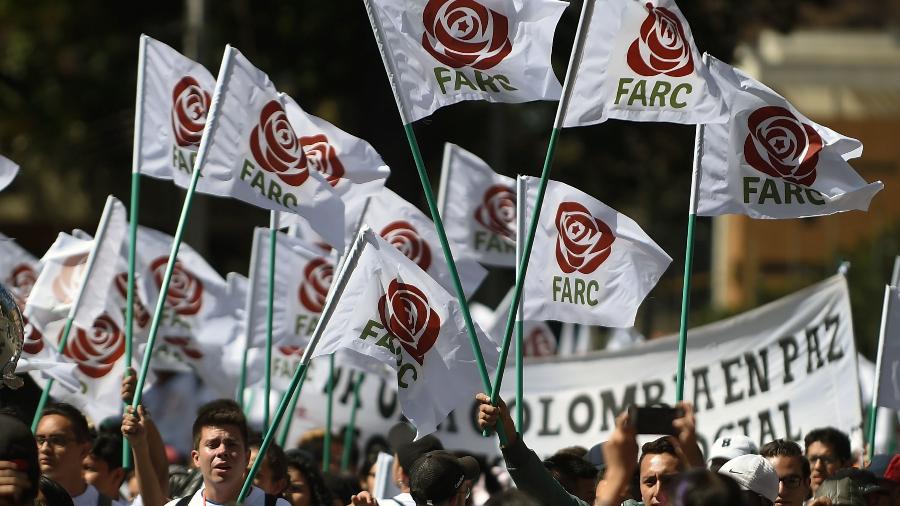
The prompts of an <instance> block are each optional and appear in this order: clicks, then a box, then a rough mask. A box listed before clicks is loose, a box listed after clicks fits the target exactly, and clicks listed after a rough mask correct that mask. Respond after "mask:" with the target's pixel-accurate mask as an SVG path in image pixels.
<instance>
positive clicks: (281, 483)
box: [249, 442, 288, 495]
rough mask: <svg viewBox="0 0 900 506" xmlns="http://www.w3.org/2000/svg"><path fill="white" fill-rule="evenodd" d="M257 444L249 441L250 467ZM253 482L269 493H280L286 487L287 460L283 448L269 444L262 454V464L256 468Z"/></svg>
mask: <svg viewBox="0 0 900 506" xmlns="http://www.w3.org/2000/svg"><path fill="white" fill-rule="evenodd" d="M259 446H260V445H259V443H258V442H254V443H250V463H249V466H250V467H252V466H253V464H254V463H255V462H256V456H257V455H258V454H259ZM253 484H254V485H256V486H257V487H259V488H260V489H262V491H263V492H265V493H267V494H269V495H280V494H281V492H282V491H283V490H284V488H285V487H287V484H288V473H287V461H286V460H285V456H284V450H282V449H281V447H280V446H278V445H277V444H275V443H271V444H270V445H269V448H268V449H267V450H266V454H265V456H263V461H262V464H261V465H260V466H259V469H257V470H256V476H254V477H253Z"/></svg>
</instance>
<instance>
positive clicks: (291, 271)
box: [248, 228, 335, 348]
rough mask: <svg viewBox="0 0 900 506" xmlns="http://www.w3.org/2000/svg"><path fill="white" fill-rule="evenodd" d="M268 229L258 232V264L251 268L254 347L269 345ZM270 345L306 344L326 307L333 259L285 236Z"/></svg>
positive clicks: (278, 252) (278, 253)
mask: <svg viewBox="0 0 900 506" xmlns="http://www.w3.org/2000/svg"><path fill="white" fill-rule="evenodd" d="M269 237H270V233H269V229H267V228H257V229H256V230H255V231H254V235H253V240H254V249H255V251H256V262H255V264H254V265H251V266H250V269H251V274H250V279H251V280H252V286H251V292H250V294H249V297H250V299H249V300H250V304H252V308H251V309H250V315H251V321H250V322H249V325H248V328H249V329H250V334H249V335H250V337H251V338H250V347H251V348H261V347H265V339H266V315H267V310H268V305H269ZM276 237H277V240H276V248H275V295H274V299H273V311H272V342H273V343H276V344H279V345H300V346H304V345H306V343H307V342H308V341H309V338H310V336H311V335H312V332H313V330H314V329H315V327H316V323H317V322H318V321H319V315H320V314H321V313H322V308H323V306H324V304H325V296H326V295H327V294H328V289H329V288H330V287H331V278H332V277H333V276H334V265H335V258H334V257H333V256H332V255H330V254H329V253H328V251H326V250H323V249H322V248H320V247H318V246H314V245H311V244H309V243H307V242H305V241H303V240H302V239H297V238H295V237H290V236H288V235H286V234H283V233H280V232H279V233H278V234H277V235H276Z"/></svg>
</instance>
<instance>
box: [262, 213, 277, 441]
mask: <svg viewBox="0 0 900 506" xmlns="http://www.w3.org/2000/svg"><path fill="white" fill-rule="evenodd" d="M277 243H278V212H277V211H271V212H270V215H269V286H268V288H269V302H268V305H267V307H266V380H265V391H266V398H265V403H264V404H263V430H265V429H267V428H268V427H269V395H270V394H271V391H272V317H273V313H274V306H275V248H276V247H277V245H278V244H277Z"/></svg>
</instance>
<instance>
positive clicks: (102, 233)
mask: <svg viewBox="0 0 900 506" xmlns="http://www.w3.org/2000/svg"><path fill="white" fill-rule="evenodd" d="M112 211H113V198H112V197H111V196H110V197H108V198H107V199H106V205H105V206H103V214H101V215H100V222H99V223H98V224H97V233H96V235H95V237H94V246H93V247H92V248H91V251H90V252H89V253H88V257H87V260H86V261H85V267H84V278H82V280H81V285H80V286H79V287H78V293H77V294H76V295H75V299H74V300H73V301H72V306H71V307H70V308H69V314H68V316H66V325H65V327H64V328H63V333H62V337H60V338H59V343H58V344H57V346H56V352H57V353H58V354H60V355H62V354H63V352H64V351H65V349H66V343H67V342H68V340H69V333H70V332H71V331H72V324H73V323H74V321H75V314H76V313H77V312H78V307H79V306H80V305H81V301H82V299H83V298H84V290H85V288H86V287H87V283H88V280H89V279H90V278H91V272H92V271H93V270H94V264H95V263H96V262H97V250H98V249H99V248H100V246H101V245H102V244H103V238H104V237H106V229H107V228H108V226H109V220H110V218H111V217H112ZM53 384H54V381H53V378H49V379H48V380H47V383H46V384H45V385H44V389H43V391H42V392H41V398H40V400H38V405H37V409H36V410H35V412H34V418H32V420H31V432H32V433H34V432H35V431H37V426H38V422H40V421H41V412H42V411H44V406H46V405H47V401H48V400H50V390H52V389H53Z"/></svg>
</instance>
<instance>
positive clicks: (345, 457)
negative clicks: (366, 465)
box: [341, 373, 366, 473]
mask: <svg viewBox="0 0 900 506" xmlns="http://www.w3.org/2000/svg"><path fill="white" fill-rule="evenodd" d="M365 379H366V375H365V373H359V379H357V380H356V384H355V385H354V386H353V404H352V405H351V406H350V421H349V422H348V423H347V427H346V429H344V452H343V454H342V455H341V472H342V473H346V472H347V470H348V469H350V449H351V447H352V446H353V433H354V432H355V431H356V410H357V409H359V387H360V386H362V383H363V381H365Z"/></svg>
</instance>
